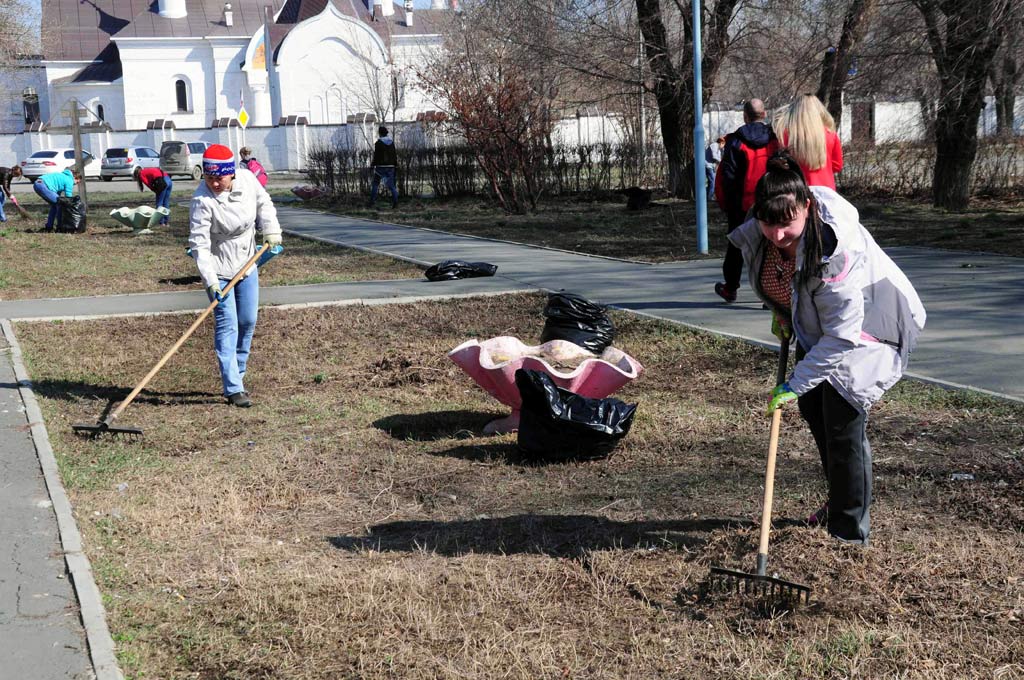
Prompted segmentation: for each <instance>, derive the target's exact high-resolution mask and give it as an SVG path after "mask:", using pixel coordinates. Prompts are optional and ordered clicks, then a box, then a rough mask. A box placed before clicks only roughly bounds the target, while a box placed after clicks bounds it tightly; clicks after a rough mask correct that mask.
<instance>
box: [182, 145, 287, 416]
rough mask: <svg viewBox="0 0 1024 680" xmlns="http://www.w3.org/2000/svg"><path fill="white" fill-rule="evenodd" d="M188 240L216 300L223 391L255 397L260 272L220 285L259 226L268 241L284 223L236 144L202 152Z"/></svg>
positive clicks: (240, 398) (251, 246) (233, 399)
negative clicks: (252, 354) (252, 378)
mask: <svg viewBox="0 0 1024 680" xmlns="http://www.w3.org/2000/svg"><path fill="white" fill-rule="evenodd" d="M189 221H190V231H189V237H188V244H189V247H190V248H191V251H192V257H194V258H195V260H196V266H197V267H198V268H199V275H200V276H201V277H202V279H203V285H204V286H206V291H207V294H208V295H209V297H210V301H211V302H212V301H213V300H214V299H217V300H220V304H219V305H217V307H216V308H215V309H214V320H215V322H216V329H215V331H214V344H215V347H216V350H217V361H218V363H219V364H220V375H221V380H222V382H223V384H224V396H225V397H226V398H227V400H228V403H230V404H232V405H233V406H239V407H243V408H246V407H249V406H252V401H251V400H250V399H249V395H248V393H247V392H246V391H245V386H244V384H243V381H244V379H245V369H246V365H247V363H248V360H249V349H250V346H251V344H252V335H253V331H254V330H255V328H256V310H257V307H258V305H259V271H258V269H257V268H256V267H252V268H251V269H250V270H249V272H248V273H247V274H246V275H245V277H244V278H242V279H241V280H240V281H239V282H238V283H237V284H236V285H235V287H234V288H233V289H231V290H230V291H228V292H227V293H226V294H222V293H221V290H222V289H223V288H224V287H226V286H227V284H228V282H229V281H230V280H231V279H232V278H233V277H234V276H235V274H237V273H238V271H239V270H240V269H241V268H242V265H244V264H245V263H246V262H248V261H249V259H250V258H251V257H252V256H253V254H254V253H255V252H256V239H257V231H258V232H260V233H261V234H262V239H263V243H265V244H267V245H269V246H271V247H274V246H277V245H280V243H281V225H280V224H278V222H277V211H276V210H275V209H274V204H273V202H272V201H271V199H270V194H268V193H267V191H266V189H264V188H263V186H262V185H260V183H259V181H258V180H257V179H256V177H255V175H253V174H252V173H251V172H249V171H248V170H246V169H245V168H236V167H235V155H234V153H232V151H231V149H229V148H228V147H226V146H224V145H222V144H214V145H213V146H211V147H209V148H208V149H207V150H206V153H204V154H203V183H202V184H200V185H199V187H198V188H197V189H196V191H195V193H194V194H193V195H192V207H191V209H190V213H189Z"/></svg>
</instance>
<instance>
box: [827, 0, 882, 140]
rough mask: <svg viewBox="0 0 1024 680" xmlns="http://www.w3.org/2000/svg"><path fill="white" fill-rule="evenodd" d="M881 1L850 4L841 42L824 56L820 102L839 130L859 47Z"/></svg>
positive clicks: (858, 0)
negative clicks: (854, 58) (847, 82)
mask: <svg viewBox="0 0 1024 680" xmlns="http://www.w3.org/2000/svg"><path fill="white" fill-rule="evenodd" d="M877 4H878V0H851V1H850V4H849V7H848V8H847V10H846V15H845V16H844V18H843V28H842V30H841V31H840V34H839V42H838V44H837V45H835V47H832V46H830V47H829V49H828V50H827V51H826V52H825V58H824V59H823V60H822V65H821V81H820V82H819V83H818V99H820V100H821V101H822V102H824V104H825V107H826V108H827V109H828V112H829V113H830V114H832V118H833V119H834V120H835V122H836V127H837V128H838V127H839V126H840V124H841V123H842V118H843V90H844V89H845V88H846V80H847V78H848V77H849V76H850V67H851V65H852V64H853V57H854V54H855V50H856V48H857V44H858V43H859V42H860V40H861V38H862V37H863V36H864V32H865V31H866V29H867V26H868V20H869V19H870V16H871V13H872V12H873V11H874V9H875V6H876V5H877Z"/></svg>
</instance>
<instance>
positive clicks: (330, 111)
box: [324, 87, 345, 123]
mask: <svg viewBox="0 0 1024 680" xmlns="http://www.w3.org/2000/svg"><path fill="white" fill-rule="evenodd" d="M343 102H344V100H343V99H342V97H341V90H340V89H338V88H337V87H332V88H330V89H328V90H327V120H326V121H324V122H326V123H344V122H345V107H344V103H343Z"/></svg>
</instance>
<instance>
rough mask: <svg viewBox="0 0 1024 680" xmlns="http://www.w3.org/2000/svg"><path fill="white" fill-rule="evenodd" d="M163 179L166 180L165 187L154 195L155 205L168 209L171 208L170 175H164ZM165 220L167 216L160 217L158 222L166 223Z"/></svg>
mask: <svg viewBox="0 0 1024 680" xmlns="http://www.w3.org/2000/svg"><path fill="white" fill-rule="evenodd" d="M164 181H165V182H167V188H166V189H164V190H163V191H161V192H160V193H159V194H157V195H156V207H158V208H167V209H168V210H170V208H171V188H172V186H173V185H172V184H171V176H170V175H164ZM167 222H168V218H166V217H162V218H160V224H163V225H166V224H167Z"/></svg>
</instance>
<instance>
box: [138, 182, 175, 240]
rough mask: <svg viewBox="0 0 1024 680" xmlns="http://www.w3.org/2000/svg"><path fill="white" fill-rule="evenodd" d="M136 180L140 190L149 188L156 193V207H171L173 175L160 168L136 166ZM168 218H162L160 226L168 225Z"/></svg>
mask: <svg viewBox="0 0 1024 680" xmlns="http://www.w3.org/2000/svg"><path fill="white" fill-rule="evenodd" d="M135 181H136V182H138V183H139V191H143V190H144V187H143V185H145V188H148V189H149V190H150V191H152V192H153V193H154V194H156V207H157V208H160V207H164V208H167V210H168V211H169V210H170V209H171V187H172V183H171V176H170V175H168V174H167V173H165V172H164V171H163V170H161V169H160V168H135ZM167 222H168V218H167V217H166V216H165V217H161V218H160V226H163V227H166V226H167Z"/></svg>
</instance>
